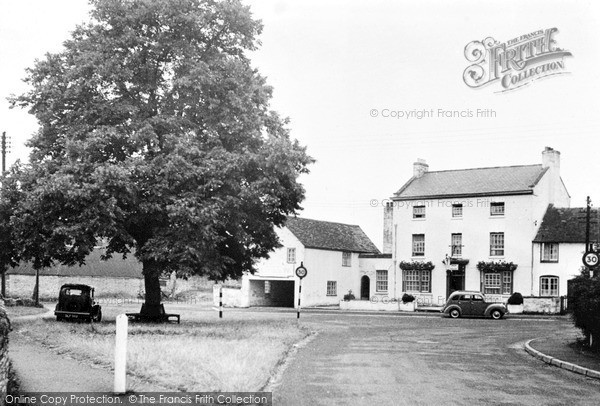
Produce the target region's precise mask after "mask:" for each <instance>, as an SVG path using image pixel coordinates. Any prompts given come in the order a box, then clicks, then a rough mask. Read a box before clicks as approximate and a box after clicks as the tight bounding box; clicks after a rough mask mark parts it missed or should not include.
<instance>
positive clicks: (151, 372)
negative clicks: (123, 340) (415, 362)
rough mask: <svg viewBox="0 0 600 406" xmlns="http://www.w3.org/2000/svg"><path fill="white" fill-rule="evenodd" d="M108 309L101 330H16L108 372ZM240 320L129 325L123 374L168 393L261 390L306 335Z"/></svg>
mask: <svg viewBox="0 0 600 406" xmlns="http://www.w3.org/2000/svg"><path fill="white" fill-rule="evenodd" d="M107 310H109V311H108V313H109V318H108V320H106V321H104V322H102V323H99V324H85V323H70V322H56V321H55V320H54V319H49V318H47V319H37V320H29V321H20V322H17V323H15V329H16V330H17V331H19V332H20V333H22V334H24V335H26V336H28V337H30V338H32V339H34V340H37V341H40V342H42V343H43V344H45V345H46V346H49V347H51V348H53V349H54V350H55V351H57V352H59V353H68V354H70V355H71V356H73V357H75V358H77V359H80V360H86V361H88V362H92V363H95V364H100V365H102V366H105V367H112V364H113V358H114V340H115V323H114V316H112V315H110V313H111V312H110V309H107ZM103 311H104V308H103ZM111 316H112V317H111ZM241 317H243V316H240V317H238V318H237V319H234V318H232V319H227V320H226V319H215V318H214V316H213V315H211V314H207V313H204V314H201V315H198V314H195V315H194V314H190V315H188V317H187V318H186V314H185V312H182V320H185V322H184V323H182V324H180V325H178V324H130V325H129V336H128V352H127V368H128V373H130V374H133V375H136V376H138V377H140V378H142V379H144V380H147V381H149V382H152V383H155V384H156V385H157V386H160V387H164V388H166V389H171V390H180V391H194V392H202V391H204V392H206V391H257V390H260V389H261V388H262V387H263V386H264V385H265V384H266V383H267V381H268V380H269V378H270V376H271V374H273V372H274V371H275V369H276V367H277V365H278V364H279V363H280V362H281V359H282V358H283V357H284V356H285V354H286V353H287V351H288V350H289V348H290V347H291V346H292V345H293V344H294V343H296V342H298V341H300V340H301V339H303V338H304V337H306V336H307V335H308V334H309V331H308V330H307V329H305V328H302V327H299V326H298V324H297V322H296V321H295V320H293V319H288V320H276V319H268V318H267V319H261V318H252V319H248V320H245V319H243V318H241Z"/></svg>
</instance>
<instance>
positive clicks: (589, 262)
mask: <svg viewBox="0 0 600 406" xmlns="http://www.w3.org/2000/svg"><path fill="white" fill-rule="evenodd" d="M598 262H600V258H599V257H598V254H597V253H595V252H591V251H589V252H586V253H585V254H583V265H585V266H587V267H589V268H594V267H596V266H598Z"/></svg>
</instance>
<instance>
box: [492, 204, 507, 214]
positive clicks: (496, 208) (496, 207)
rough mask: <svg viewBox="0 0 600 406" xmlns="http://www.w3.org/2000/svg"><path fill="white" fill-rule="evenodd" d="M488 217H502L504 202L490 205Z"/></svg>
mask: <svg viewBox="0 0 600 406" xmlns="http://www.w3.org/2000/svg"><path fill="white" fill-rule="evenodd" d="M490 216H504V202H492V203H490Z"/></svg>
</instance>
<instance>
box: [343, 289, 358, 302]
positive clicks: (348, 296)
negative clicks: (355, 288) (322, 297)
mask: <svg viewBox="0 0 600 406" xmlns="http://www.w3.org/2000/svg"><path fill="white" fill-rule="evenodd" d="M354 299H356V297H354V294H353V293H352V291H351V290H349V291H348V293H346V294H345V295H344V301H346V302H348V301H350V300H354Z"/></svg>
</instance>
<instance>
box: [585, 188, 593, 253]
mask: <svg viewBox="0 0 600 406" xmlns="http://www.w3.org/2000/svg"><path fill="white" fill-rule="evenodd" d="M586 203H587V207H586V209H585V252H588V251H590V212H591V210H592V201H591V199H590V197H589V196H588V197H587V199H586Z"/></svg>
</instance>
